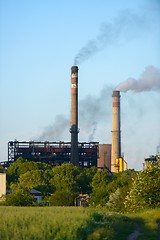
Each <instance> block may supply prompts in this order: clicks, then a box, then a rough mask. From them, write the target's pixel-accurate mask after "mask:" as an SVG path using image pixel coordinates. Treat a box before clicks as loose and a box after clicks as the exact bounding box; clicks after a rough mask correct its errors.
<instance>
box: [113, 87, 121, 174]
mask: <svg viewBox="0 0 160 240" xmlns="http://www.w3.org/2000/svg"><path fill="white" fill-rule="evenodd" d="M118 158H121V122H120V92H119V91H113V94H112V151H111V172H116V159H118Z"/></svg>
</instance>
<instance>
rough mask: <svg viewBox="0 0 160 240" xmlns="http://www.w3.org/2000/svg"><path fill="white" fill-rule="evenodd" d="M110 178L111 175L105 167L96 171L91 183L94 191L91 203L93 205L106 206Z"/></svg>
mask: <svg viewBox="0 0 160 240" xmlns="http://www.w3.org/2000/svg"><path fill="white" fill-rule="evenodd" d="M110 180H111V176H110V175H109V174H108V172H107V171H106V170H105V169H104V170H102V171H97V172H96V174H95V175H94V177H93V180H92V183H91V186H92V193H91V199H90V204H92V205H93V206H97V205H100V206H105V204H106V202H107V201H108V198H109V192H108V188H107V185H108V183H109V181H110Z"/></svg>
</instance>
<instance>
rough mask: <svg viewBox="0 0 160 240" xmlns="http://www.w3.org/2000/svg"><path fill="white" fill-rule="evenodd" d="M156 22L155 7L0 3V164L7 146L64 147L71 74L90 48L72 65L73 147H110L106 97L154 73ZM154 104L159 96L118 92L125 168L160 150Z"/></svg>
mask: <svg viewBox="0 0 160 240" xmlns="http://www.w3.org/2000/svg"><path fill="white" fill-rule="evenodd" d="M159 22H160V3H159V1H158V0H141V1H139V0H135V1H127V0H112V1H109V0H92V1H91V0H87V1H84V0H81V1H77V2H75V1H72V0H68V1H64V0H60V1H51V0H46V1H44V0H24V1H20V0H14V1H11V0H1V1H0V36H1V37H0V112H1V118H0V161H4V160H6V159H7V142H8V141H10V140H14V139H17V140H19V141H23V140H26V141H28V140H39V139H41V140H50V141H51V140H53V141H59V140H64V141H69V140H70V133H69V128H70V68H71V66H72V65H73V64H74V60H75V58H76V56H77V55H78V54H79V53H81V51H82V49H83V48H88V46H89V45H90V43H94V45H95V44H96V51H92V54H90V55H89V57H88V59H87V57H84V59H82V61H81V62H80V64H78V67H79V128H80V133H79V140H80V141H88V139H89V136H90V135H92V133H93V132H94V136H93V139H92V140H93V141H99V142H100V143H111V95H112V91H113V89H114V88H115V87H116V86H117V85H118V84H119V83H120V82H123V81H125V80H127V79H128V78H130V77H132V78H135V79H137V80H138V79H140V77H141V75H142V74H143V72H144V71H145V69H146V67H147V66H154V67H155V68H156V69H159V68H160V44H159V42H160V28H159ZM91 50H93V49H91ZM159 103H160V91H159V89H157V90H156V91H144V92H140V93H134V92H132V91H128V92H127V93H121V113H122V114H121V116H122V118H121V121H122V122H121V125H122V152H124V156H125V159H126V161H127V162H128V164H129V167H130V168H135V169H138V170H139V169H142V162H143V159H144V157H148V155H151V154H155V153H156V147H157V145H160V124H159V123H160V107H159Z"/></svg>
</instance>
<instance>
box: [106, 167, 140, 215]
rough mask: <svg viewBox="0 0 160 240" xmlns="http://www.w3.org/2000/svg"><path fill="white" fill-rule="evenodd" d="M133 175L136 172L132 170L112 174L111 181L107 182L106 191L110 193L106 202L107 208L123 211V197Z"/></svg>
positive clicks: (126, 192) (129, 186)
mask: <svg viewBox="0 0 160 240" xmlns="http://www.w3.org/2000/svg"><path fill="white" fill-rule="evenodd" d="M135 177H136V172H135V171H134V170H126V171H123V172H119V173H118V174H115V175H114V176H113V178H112V181H111V182H110V183H109V184H108V191H109V193H110V195H109V200H108V202H107V204H106V206H107V208H108V210H110V211H116V212H124V211H125V205H124V202H125V197H126V196H127V194H128V192H129V190H130V188H131V186H132V182H133V179H134V178H135Z"/></svg>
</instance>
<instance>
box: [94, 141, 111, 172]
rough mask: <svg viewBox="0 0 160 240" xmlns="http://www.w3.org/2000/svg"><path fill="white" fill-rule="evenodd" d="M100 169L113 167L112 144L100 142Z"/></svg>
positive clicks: (98, 165) (98, 164)
mask: <svg viewBox="0 0 160 240" xmlns="http://www.w3.org/2000/svg"><path fill="white" fill-rule="evenodd" d="M98 150H99V158H98V163H97V167H98V169H103V168H107V169H109V170H110V169H111V144H99V149H98Z"/></svg>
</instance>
